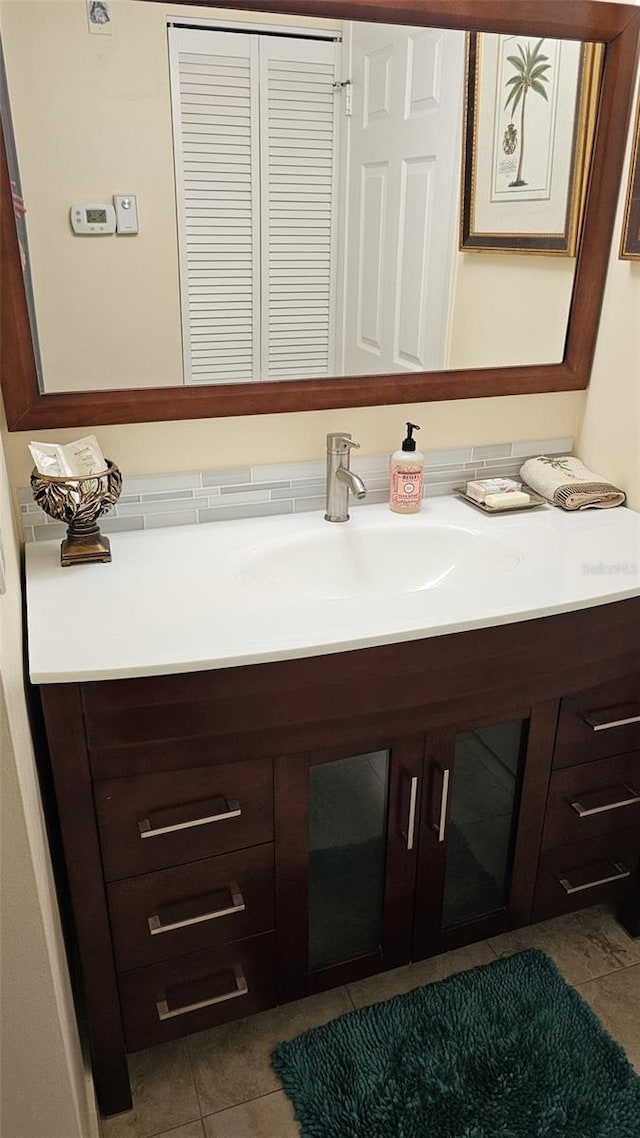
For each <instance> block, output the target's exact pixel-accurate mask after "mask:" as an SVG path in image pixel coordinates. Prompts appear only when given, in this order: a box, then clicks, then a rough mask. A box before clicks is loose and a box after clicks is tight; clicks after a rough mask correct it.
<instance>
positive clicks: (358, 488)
mask: <svg viewBox="0 0 640 1138" xmlns="http://www.w3.org/2000/svg"><path fill="white" fill-rule="evenodd" d="M336 478H337V479H338V481H339V482H346V483H347V486H348V487H349V489H350V491H351V493H352V494H353V496H354V498H358V500H360V501H361V500H362V499H363V498H366V496H367V487H366V486H365V484H364V482H363V481H362V479H361V477H360V475H359V474H355V473H354V471H353V470H349V469H347V467H346V466H339V467H338V469H337V470H336Z"/></svg>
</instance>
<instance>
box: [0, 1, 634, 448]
mask: <svg viewBox="0 0 640 1138" xmlns="http://www.w3.org/2000/svg"><path fill="white" fill-rule="evenodd" d="M639 26H640V11H638V9H637V8H633V7H631V6H628V5H621V4H609V3H603V2H601V0H598V2H595V0H594V3H591V4H589V3H586V4H585V3H573V2H572V0H565V3H563V4H562V5H557V4H556V3H555V2H553V0H549V2H547V0H536V2H535V3H532V2H524V0H514V2H513V3H510V4H509V5H505V4H504V3H501V2H500V0H496V2H494V0H435V2H426V0H425V2H424V3H415V4H411V5H406V6H403V5H402V4H391V5H389V4H384V5H382V4H379V3H378V2H377V0H368V2H356V3H348V4H346V3H345V4H343V3H341V2H340V0H288V2H287V0H273V3H271V2H270V0H248V2H244V3H241V4H239V5H238V7H237V8H236V9H216V8H215V7H212V6H210V5H206V4H189V5H184V4H181V3H180V2H179V0H177V2H174V3H171V4H170V3H168V2H167V0H156V2H153V3H150V2H148V0H117V2H115V0H112V2H111V3H110V4H106V5H102V6H101V5H93V6H92V5H90V4H87V3H86V2H85V0H32V2H31V3H29V4H24V3H23V2H21V0H0V29H1V30H2V39H3V54H4V71H5V83H6V86H5V90H4V95H3V104H4V133H5V137H6V147H7V155H8V169H7V168H5V169H4V170H3V187H2V189H3V195H4V196H3V216H2V232H3V243H2V273H3V293H2V319H3V329H2V331H3V348H2V380H3V389H4V393H5V404H6V409H7V418H8V421H9V425H10V428H12V429H25V428H31V427H38V426H58V425H75V424H86V423H96V424H98V423H107V422H133V421H145V420H147V421H148V420H156V419H179V418H187V417H208V416H216V415H223V416H224V415H236V414H256V413H261V412H270V411H288V410H312V409H316V408H322V407H333V406H335V407H339V406H355V405H367V404H376V403H377V404H381V403H390V404H391V403H401V402H407V401H418V400H428V399H447V398H464V397H469V396H479V395H491V394H516V393H525V392H532V391H550V390H561V389H568V388H579V387H584V386H586V382H587V380H588V373H589V367H590V362H591V358H592V354H593V350H594V346H595V336H596V331H597V322H598V315H599V309H600V303H601V299H602V292H603V287H604V278H605V273H606V264H607V257H608V250H609V246H610V240H611V232H612V225H613V218H614V214H615V205H616V192H617V188H618V185H619V179H620V172H621V165H622V158H623V153H624V141H625V130H624V129H623V128H624V126H625V124H626V122H627V120H628V115H629V108H630V102H631V96H632V85H633V83H632V79H633V70H634V62H635V56H636V51H637V43H638V34H639ZM467 32H470V33H471V35H467V34H466V33H467ZM614 123H615V129H612V124H614ZM525 139H526V145H525ZM114 195H121V201H122V198H124V201H125V203H126V204H125V205H124V206H122V205H121V208H120V210H119V212H118V214H117V216H116V217H115V224H116V232H115V233H112V232H109V230H110V229H111V228H112V227H113V225H114V215H113V213H112V206H113V204H114ZM23 207H24V208H25V209H26V212H23ZM133 207H135V211H134V212H132V210H133ZM127 209H128V210H129V212H128V213H126V212H125V211H126V210H127ZM132 217H133V218H134V221H133V222H131V220H130V219H131V218H132ZM136 220H137V223H138V224H137V227H136V225H135V221H136ZM131 228H133V229H134V230H135V229H136V228H137V232H128V231H127V230H128V229H131ZM118 230H121V231H118Z"/></svg>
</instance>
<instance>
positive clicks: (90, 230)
mask: <svg viewBox="0 0 640 1138" xmlns="http://www.w3.org/2000/svg"><path fill="white" fill-rule="evenodd" d="M71 225H72V226H73V231H74V233H84V234H89V235H93V234H106V233H115V231H116V211H115V209H114V208H113V206H112V205H108V204H107V203H106V202H95V203H94V202H83V203H80V204H79V205H72V206H71Z"/></svg>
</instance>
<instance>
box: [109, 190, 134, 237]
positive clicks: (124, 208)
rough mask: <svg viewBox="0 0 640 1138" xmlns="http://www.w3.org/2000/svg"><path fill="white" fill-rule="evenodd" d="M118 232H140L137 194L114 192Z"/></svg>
mask: <svg viewBox="0 0 640 1138" xmlns="http://www.w3.org/2000/svg"><path fill="white" fill-rule="evenodd" d="M113 205H114V209H115V211H116V233H137V232H138V199H137V198H136V195H135V194H114V195H113Z"/></svg>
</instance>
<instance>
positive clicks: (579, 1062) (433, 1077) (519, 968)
mask: <svg viewBox="0 0 640 1138" xmlns="http://www.w3.org/2000/svg"><path fill="white" fill-rule="evenodd" d="M272 1062H273V1066H274V1069H275V1070H276V1072H277V1074H278V1075H279V1076H280V1078H281V1079H282V1082H283V1085H284V1089H285V1091H286V1092H287V1094H288V1095H289V1097H290V1098H291V1099H292V1101H293V1104H294V1107H295V1111H296V1117H297V1118H298V1121H299V1122H300V1124H301V1128H302V1136H303V1138H640V1077H639V1076H638V1075H636V1074H635V1073H634V1071H633V1069H632V1067H631V1065H630V1064H629V1062H628V1061H627V1059H626V1057H625V1055H624V1053H623V1051H622V1049H621V1048H620V1047H619V1046H618V1045H617V1043H615V1042H614V1041H613V1040H612V1039H611V1038H610V1036H609V1035H607V1033H606V1032H605V1030H604V1028H603V1027H602V1026H601V1024H600V1023H599V1021H598V1020H597V1018H596V1017H595V1015H594V1014H593V1012H592V1011H591V1010H590V1008H589V1007H588V1006H587V1005H586V1004H585V1003H584V1002H583V1000H582V999H581V997H580V996H579V995H578V993H577V992H575V991H574V989H573V988H570V987H569V985H568V984H566V983H565V982H564V980H563V979H562V977H561V976H560V974H559V972H558V970H557V969H556V966H555V964H554V963H553V962H552V961H551V960H549V958H548V957H547V956H545V954H544V953H543V952H538V951H536V950H531V951H527V952H521V953H518V954H517V955H516V956H512V957H509V958H508V959H506V960H497V961H495V963H493V964H488V965H483V966H482V967H480V968H474V969H472V970H471V971H469V972H461V973H459V974H458V975H457V976H452V977H451V978H450V979H448V980H442V981H441V982H440V983H437V984H429V985H427V986H426V987H423V988H417V989H416V990H415V991H413V992H409V993H408V994H407V995H404V996H397V997H396V998H395V999H393V1000H388V1001H387V1002H386V1003H384V1004H376V1005H374V1006H373V1007H370V1008H363V1009H362V1010H361V1011H357V1012H351V1013H350V1014H348V1015H344V1016H341V1017H340V1019H337V1020H333V1021H332V1022H331V1023H328V1024H326V1026H324V1027H319V1028H315V1029H314V1030H312V1031H308V1032H306V1033H305V1034H304V1035H301V1036H299V1037H298V1038H297V1039H294V1040H292V1041H291V1042H288V1043H280V1044H279V1045H278V1047H277V1048H276V1050H275V1052H274V1054H273V1060H272Z"/></svg>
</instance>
